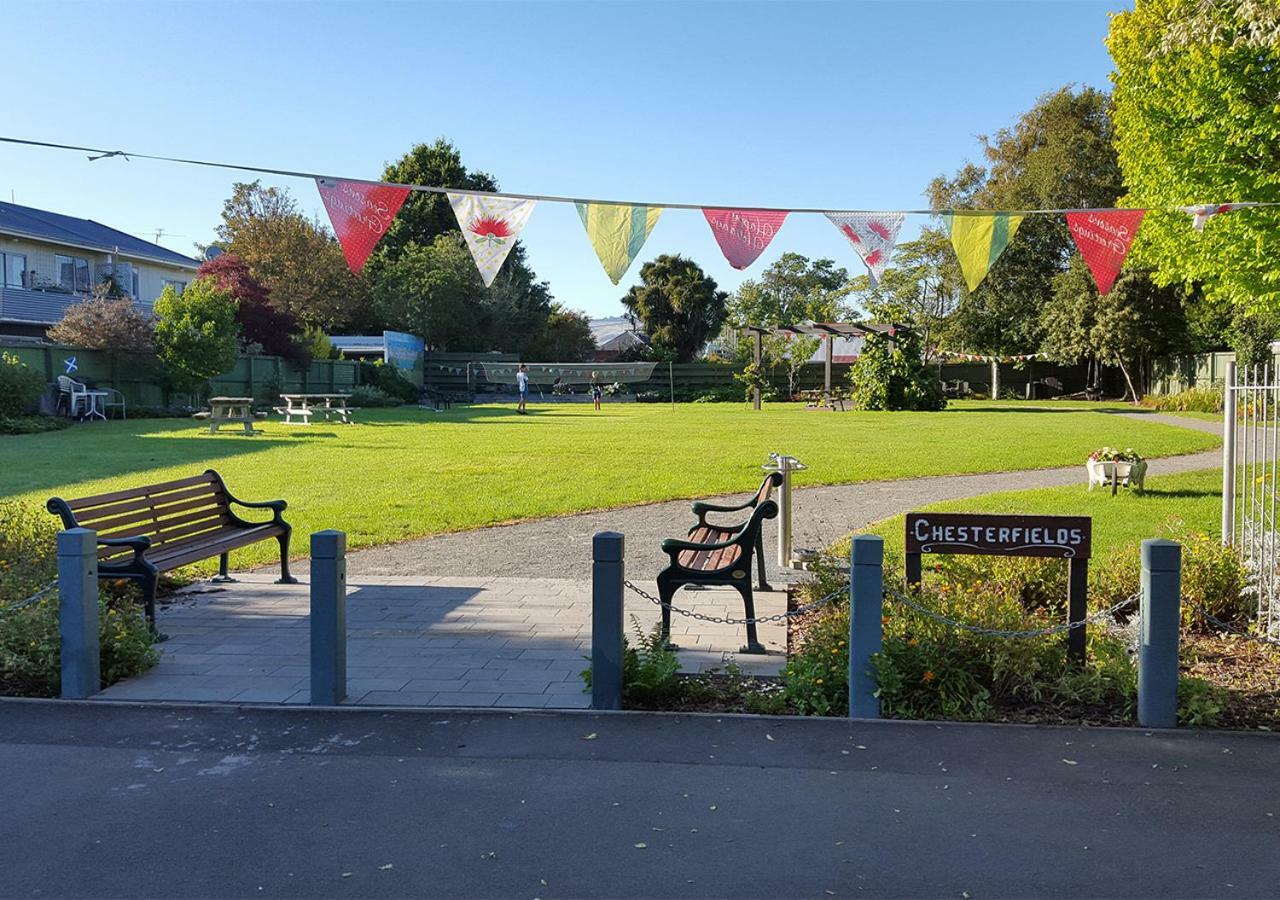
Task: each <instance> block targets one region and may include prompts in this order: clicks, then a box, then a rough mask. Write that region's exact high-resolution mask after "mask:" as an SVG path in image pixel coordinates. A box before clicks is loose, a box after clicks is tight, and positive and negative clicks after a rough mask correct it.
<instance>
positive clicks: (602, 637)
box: [591, 531, 626, 709]
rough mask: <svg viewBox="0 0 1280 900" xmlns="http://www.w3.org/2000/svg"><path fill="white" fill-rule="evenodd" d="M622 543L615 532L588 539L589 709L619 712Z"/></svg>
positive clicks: (620, 700)
mask: <svg viewBox="0 0 1280 900" xmlns="http://www.w3.org/2000/svg"><path fill="white" fill-rule="evenodd" d="M624 556H625V553H624V542H623V537H622V535H620V534H618V532H616V531H601V532H599V533H598V534H596V536H595V537H593V538H592V539H591V559H592V565H591V708H592V709H622V653H623V651H622V646H623V641H622V604H623V601H622V592H623V589H624V585H623V581H624V580H625V579H626V573H625V559H624Z"/></svg>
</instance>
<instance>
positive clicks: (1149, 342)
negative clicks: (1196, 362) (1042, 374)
mask: <svg viewBox="0 0 1280 900" xmlns="http://www.w3.org/2000/svg"><path fill="white" fill-rule="evenodd" d="M1186 305H1187V295H1186V292H1185V291H1183V290H1182V289H1180V288H1178V287H1161V286H1159V285H1157V284H1156V283H1155V282H1154V281H1153V280H1152V278H1151V274H1150V272H1149V271H1147V270H1145V269H1140V268H1126V269H1125V270H1124V271H1123V272H1122V273H1121V275H1120V277H1119V278H1118V279H1117V280H1116V283H1115V286H1114V287H1113V288H1112V289H1111V292H1110V293H1109V294H1107V295H1106V296H1099V295H1098V290H1097V288H1096V287H1095V286H1094V281H1093V275H1092V274H1091V273H1090V272H1089V268H1088V266H1086V265H1085V263H1084V261H1083V260H1082V259H1080V258H1079V257H1077V258H1075V259H1073V260H1072V261H1071V264H1070V266H1069V267H1068V268H1067V270H1066V271H1065V272H1063V273H1061V274H1060V275H1059V276H1058V277H1057V278H1056V279H1055V280H1054V299H1053V302H1052V303H1050V304H1049V305H1048V306H1047V307H1046V308H1045V310H1044V313H1043V317H1042V318H1043V323H1042V324H1043V326H1044V331H1045V339H1044V343H1043V345H1042V350H1043V352H1044V353H1046V354H1047V355H1048V356H1049V358H1050V359H1053V360H1054V361H1056V362H1060V363H1075V362H1080V361H1081V360H1089V361H1091V362H1094V363H1107V364H1110V365H1114V366H1117V367H1119V369H1120V373H1121V375H1123V377H1124V380H1125V385H1126V389H1127V395H1128V396H1129V397H1131V398H1132V399H1133V400H1135V401H1136V400H1137V399H1138V397H1139V396H1141V394H1142V393H1143V392H1144V391H1145V387H1146V385H1145V373H1146V370H1147V368H1148V366H1147V364H1148V363H1149V362H1150V361H1151V360H1152V359H1153V358H1155V357H1157V356H1164V355H1168V354H1171V353H1179V352H1184V351H1186V350H1187V348H1188V341H1189V338H1188V333H1187V320H1186V313H1185V308H1186Z"/></svg>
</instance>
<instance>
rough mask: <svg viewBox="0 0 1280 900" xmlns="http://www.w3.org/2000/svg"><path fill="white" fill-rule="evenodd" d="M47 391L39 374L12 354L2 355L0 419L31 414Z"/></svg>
mask: <svg viewBox="0 0 1280 900" xmlns="http://www.w3.org/2000/svg"><path fill="white" fill-rule="evenodd" d="M46 389H47V386H46V385H45V383H44V378H43V377H41V375H40V373H39V372H37V371H35V370H34V369H32V368H31V367H30V366H28V365H27V364H26V363H24V362H23V361H22V360H20V359H19V358H18V357H17V356H15V355H14V354H12V353H0V418H14V417H16V416H21V415H24V414H26V413H28V412H30V411H31V410H32V409H34V408H35V406H36V404H37V403H39V402H40V395H41V394H43V393H44V392H45V390H46Z"/></svg>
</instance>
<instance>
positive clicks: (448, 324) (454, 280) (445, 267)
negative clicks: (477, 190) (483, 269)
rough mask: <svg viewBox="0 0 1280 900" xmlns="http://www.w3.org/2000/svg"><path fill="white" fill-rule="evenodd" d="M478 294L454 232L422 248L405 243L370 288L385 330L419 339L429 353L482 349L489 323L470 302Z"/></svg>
mask: <svg viewBox="0 0 1280 900" xmlns="http://www.w3.org/2000/svg"><path fill="white" fill-rule="evenodd" d="M483 290H484V285H483V284H482V283H481V281H480V273H479V272H477V271H476V265H475V262H474V261H473V260H472V258H471V251H469V250H468V249H467V248H466V246H465V245H464V244H463V242H462V236H461V235H460V234H458V233H456V232H455V233H453V234H447V233H446V234H440V235H437V236H436V238H435V240H434V241H432V242H431V243H430V244H429V245H428V246H425V247H422V246H419V245H418V244H409V245H408V246H406V247H405V248H404V250H403V251H402V252H401V253H400V254H399V256H398V257H397V258H396V260H395V261H394V262H391V263H388V264H387V265H386V266H385V267H384V268H383V270H382V272H381V274H380V275H379V277H378V281H377V283H376V284H375V285H374V288H373V309H374V312H375V314H376V315H377V316H378V317H379V318H380V319H381V320H382V321H383V322H385V323H386V325H387V327H389V328H393V329H395V330H397V331H405V332H408V333H409V334H416V335H421V336H422V338H423V340H425V341H426V344H427V349H429V350H488V349H489V345H488V340H489V331H490V326H491V322H490V320H489V318H488V315H487V312H486V310H485V309H484V307H483V306H481V305H480V304H478V303H476V302H475V298H476V296H477V295H478V294H479V293H480V292H481V291H483Z"/></svg>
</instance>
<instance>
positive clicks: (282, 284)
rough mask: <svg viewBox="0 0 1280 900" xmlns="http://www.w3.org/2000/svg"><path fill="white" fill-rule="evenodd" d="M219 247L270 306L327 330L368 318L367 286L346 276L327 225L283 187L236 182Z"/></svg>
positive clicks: (339, 250)
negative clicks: (245, 272)
mask: <svg viewBox="0 0 1280 900" xmlns="http://www.w3.org/2000/svg"><path fill="white" fill-rule="evenodd" d="M217 234H218V242H217V243H218V246H220V247H222V248H223V249H225V250H226V251H227V252H228V253H232V254H234V255H236V256H238V257H239V258H240V259H241V260H243V261H244V263H245V264H246V265H247V266H248V267H249V273H250V274H251V275H252V276H253V277H254V278H255V279H257V280H258V281H259V282H261V283H262V285H263V286H265V287H266V288H267V291H268V292H269V297H270V300H269V302H270V303H271V305H272V306H274V307H276V308H277V309H280V310H283V311H284V312H286V313H290V314H292V315H293V316H295V317H296V318H298V319H300V320H301V321H302V322H303V323H304V324H305V325H311V326H314V327H318V328H321V329H324V330H326V331H339V330H341V329H343V328H344V327H347V326H349V325H353V324H355V323H360V322H362V321H363V320H365V319H367V316H368V305H369V285H368V282H367V281H366V280H365V278H363V277H362V276H356V275H352V274H351V270H350V269H349V268H348V267H347V261H346V259H345V258H344V257H343V255H342V248H341V247H339V246H338V242H337V240H336V239H335V238H334V237H333V235H332V233H331V232H330V231H329V229H328V227H327V226H325V225H324V224H323V223H322V222H321V221H320V220H319V219H318V218H314V219H308V218H307V217H306V216H304V215H302V213H301V212H299V210H298V203H297V201H296V200H294V198H293V197H292V196H291V195H290V194H289V192H288V191H287V190H285V189H284V188H277V187H269V188H264V187H263V186H262V183H261V182H259V181H253V182H249V183H247V184H245V183H238V184H236V185H234V187H233V188H232V194H231V197H230V198H228V199H227V200H226V202H225V203H223V207H222V224H221V225H219V226H218V228H217Z"/></svg>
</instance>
